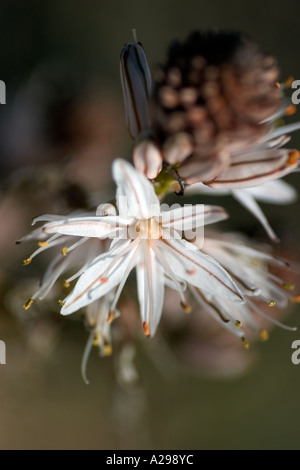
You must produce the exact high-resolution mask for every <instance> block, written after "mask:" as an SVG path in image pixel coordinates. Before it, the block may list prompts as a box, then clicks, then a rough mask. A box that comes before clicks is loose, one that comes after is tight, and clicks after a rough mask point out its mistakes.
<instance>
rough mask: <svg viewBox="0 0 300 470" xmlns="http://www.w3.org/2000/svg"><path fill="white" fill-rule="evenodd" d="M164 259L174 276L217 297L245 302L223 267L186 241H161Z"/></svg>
mask: <svg viewBox="0 0 300 470" xmlns="http://www.w3.org/2000/svg"><path fill="white" fill-rule="evenodd" d="M161 244H162V245H163V246H164V251H163V254H164V257H165V258H166V260H167V262H168V264H169V265H170V266H171V268H172V270H173V272H174V275H176V276H177V277H178V278H179V279H181V280H185V281H187V283H188V284H191V285H193V286H196V287H199V289H201V290H202V289H203V290H204V291H207V292H210V293H212V294H214V295H216V296H217V297H224V298H226V299H229V300H232V301H234V302H243V301H244V299H243V295H242V293H241V291H240V289H239V288H238V287H237V285H236V284H235V283H234V281H233V280H232V278H231V277H230V276H229V274H228V273H227V272H226V271H225V269H224V268H222V266H221V265H220V264H219V263H218V262H217V261H215V260H214V259H213V258H211V257H210V256H207V255H204V254H203V253H201V251H199V250H196V251H195V246H194V245H192V244H191V243H188V242H186V241H185V240H180V241H179V240H161Z"/></svg>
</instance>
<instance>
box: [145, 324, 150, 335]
mask: <svg viewBox="0 0 300 470" xmlns="http://www.w3.org/2000/svg"><path fill="white" fill-rule="evenodd" d="M143 328H144V333H145V335H146V336H149V335H150V330H149V327H148V323H147V322H146V321H144V323H143Z"/></svg>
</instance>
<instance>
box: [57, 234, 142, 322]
mask: <svg viewBox="0 0 300 470" xmlns="http://www.w3.org/2000/svg"><path fill="white" fill-rule="evenodd" d="M133 243H134V242H133ZM133 243H132V244H131V247H132V249H131V247H130V249H129V244H130V242H128V241H127V240H125V241H123V240H120V241H119V243H118V251H119V256H117V255H116V251H117V247H116V246H115V249H114V250H110V251H108V252H106V253H104V254H102V255H100V256H98V258H96V259H95V260H94V261H93V263H92V264H91V265H90V267H89V268H87V270H86V271H85V272H84V273H83V274H82V275H81V277H80V278H79V280H78V281H77V284H76V286H75V288H74V290H73V291H72V292H71V294H70V295H69V296H68V297H67V298H66V299H65V302H64V305H63V307H62V309H61V313H62V315H69V314H70V313H73V312H75V311H76V310H79V309H80V308H82V307H85V306H86V305H88V304H90V303H91V302H94V300H97V299H99V298H100V297H102V296H103V295H105V294H107V293H108V292H109V291H110V290H111V289H113V288H114V287H115V286H116V285H117V284H119V282H120V281H121V280H122V277H123V275H124V273H125V272H126V269H127V266H128V264H129V263H130V260H131V258H132V256H133V255H134V253H135V249H136V246H137V244H136V243H135V245H134V246H133Z"/></svg>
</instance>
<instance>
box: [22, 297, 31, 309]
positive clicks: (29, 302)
mask: <svg viewBox="0 0 300 470" xmlns="http://www.w3.org/2000/svg"><path fill="white" fill-rule="evenodd" d="M32 304H33V299H32V298H31V297H30V299H28V300H27V302H25V304H24V305H23V308H24V309H25V310H28V309H29V308H30V307H31V305H32Z"/></svg>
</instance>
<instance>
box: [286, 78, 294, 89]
mask: <svg viewBox="0 0 300 470" xmlns="http://www.w3.org/2000/svg"><path fill="white" fill-rule="evenodd" d="M293 81H294V77H292V76H291V77H288V79H287V80H286V81H285V82H284V86H285V88H290V87H291V86H292V84H293Z"/></svg>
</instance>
